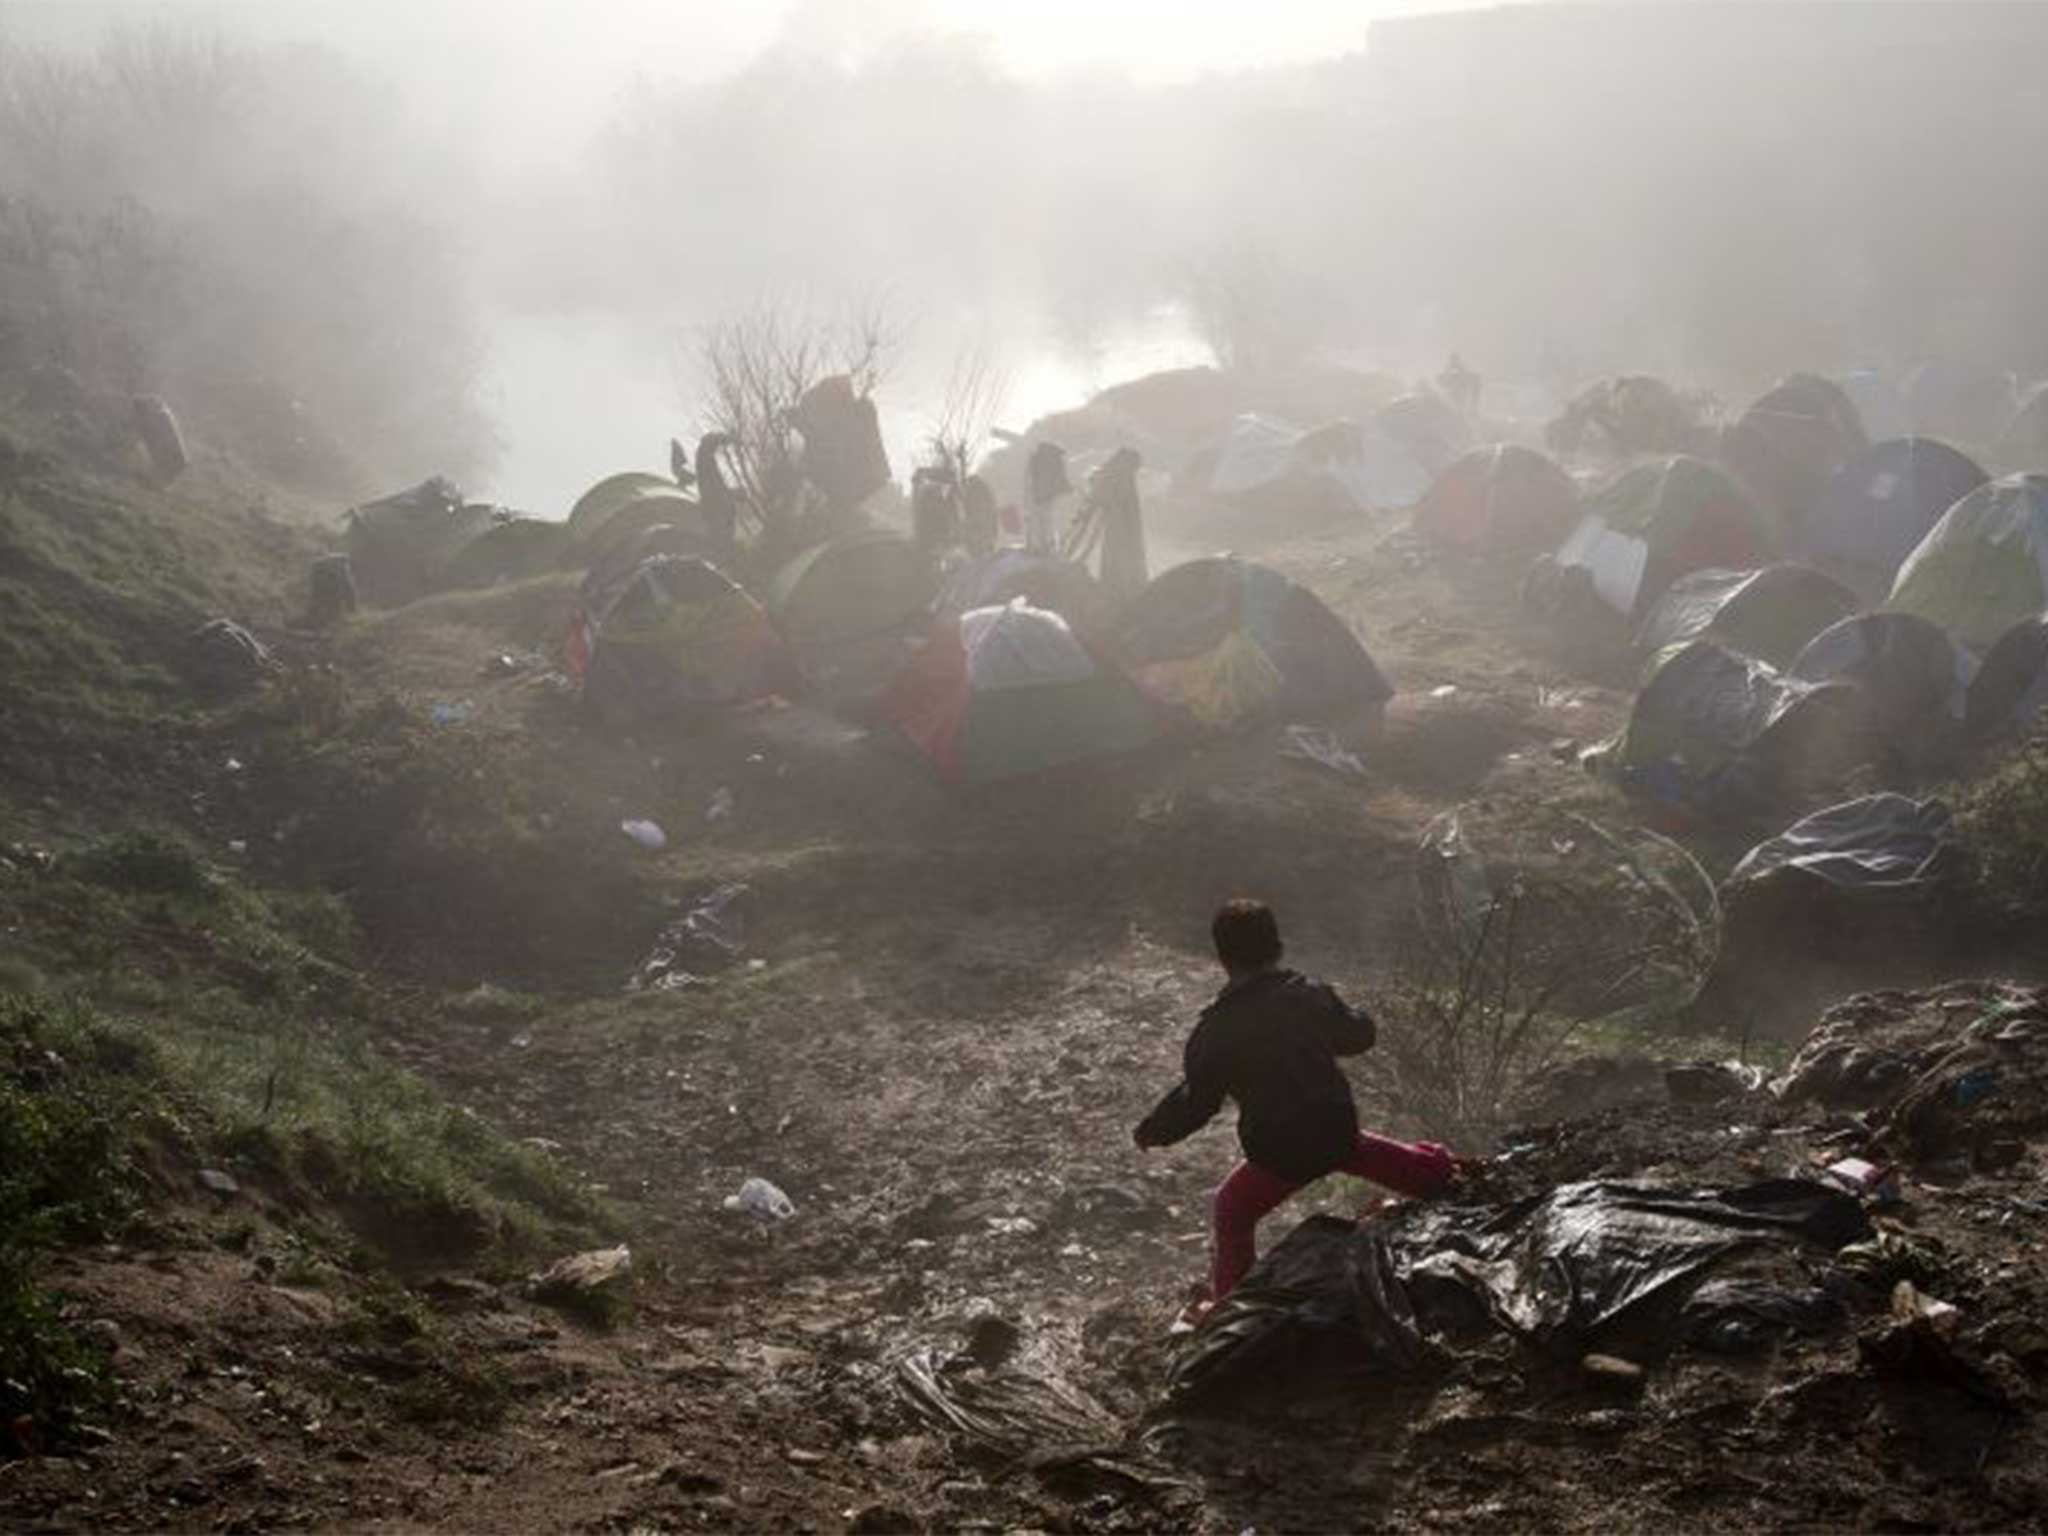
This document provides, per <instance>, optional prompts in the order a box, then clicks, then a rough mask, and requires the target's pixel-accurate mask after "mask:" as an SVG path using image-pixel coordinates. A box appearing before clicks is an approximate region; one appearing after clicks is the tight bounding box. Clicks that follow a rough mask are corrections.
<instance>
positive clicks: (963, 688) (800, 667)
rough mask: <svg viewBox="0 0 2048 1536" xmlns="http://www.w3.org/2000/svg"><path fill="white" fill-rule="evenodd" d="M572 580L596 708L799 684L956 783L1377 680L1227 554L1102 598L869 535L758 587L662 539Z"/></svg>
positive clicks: (733, 701) (628, 717) (708, 702)
mask: <svg viewBox="0 0 2048 1536" xmlns="http://www.w3.org/2000/svg"><path fill="white" fill-rule="evenodd" d="M643 537H644V536H643ZM583 597H584V607H583V608H582V609H581V610H580V611H579V613H578V614H577V616H576V618H575V620H574V621H573V622H572V627H571V634H570V640H569V645H568V648H567V649H568V652H569V655H570V658H571V665H572V669H573V670H576V671H579V672H580V673H581V675H582V679H583V683H584V689H585V698H586V700H587V702H588V703H589V705H590V706H591V708H592V709H593V710H594V711H595V712H597V713H598V714H599V715H600V716H602V717H606V718H609V719H613V720H621V721H634V722H645V721H658V720H668V721H678V720H684V721H687V720H689V719H692V718H695V717H699V716H701V715H703V714H704V713H706V712H712V711H717V710H722V709H727V708H730V707H733V706H739V705H745V704H747V703H749V702H751V701H755V700H759V699H763V698H766V697H768V696H770V695H776V694H780V695H785V696H794V695H798V694H802V695H806V696H809V697H813V698H817V699H819V700H821V701H823V702H825V703H827V704H829V705H832V706H834V707H837V708H839V709H841V710H843V711H846V712H848V713H850V714H853V715H855V716H857V717H860V718H864V719H868V720H871V721H874V722H877V723H880V724H883V725H886V726H887V727H889V728H891V729H892V730H893V731H894V732H896V733H897V734H898V735H899V736H900V737H901V738H902V739H903V740H905V741H906V742H908V743H909V744H910V745H911V746H913V747H914V748H916V749H917V751H918V752H920V753H921V754H922V755H923V757H924V758H925V759H926V760H927V761H928V762H929V763H930V765H931V766H932V767H933V768H934V769H935V770H936V771H937V772H938V773H939V774H940V775H941V776H942V777H944V778H946V779H949V780H954V781H967V782H979V781H988V780H998V779H1009V778H1016V777H1020V776H1023V775H1027V774H1031V773H1036V772H1039V771H1042V770H1045V769H1049V768H1054V767H1058V766H1061V765H1064V764H1068V763H1073V762H1078V761H1083V760H1087V759H1093V758H1103V757H1110V756H1115V755H1118V754H1121V753H1125V752H1129V751H1132V750H1135V749H1137V748H1139V747H1142V746H1144V745H1146V744H1148V743H1149V742H1152V741H1154V740H1155V739H1158V738H1159V737H1161V736H1162V735H1168V734H1173V733H1176V732H1201V731H1229V730H1232V729H1235V728H1237V727H1239V726H1242V725H1245V724H1247V723H1250V722H1253V721H1258V720H1270V719H1308V718H1321V717H1335V716H1345V715H1352V714H1370V713H1372V712H1376V711H1377V710H1378V709H1379V708H1380V707H1381V706H1382V705H1383V704H1384V703H1385V701H1386V699H1387V698H1388V697H1389V696H1390V694H1391V690H1390V689H1389V688H1388V686H1387V684H1386V682H1385V680H1384V678H1383V677H1382V676H1381V675H1380V672H1379V669H1378V668H1377V667H1376V666H1375V665H1374V663H1373V661H1372V659H1371V657H1370V656H1369V655H1368V654H1367V653H1366V651H1365V648H1364V647H1363V646H1362V645H1361V644H1360V643H1359V641H1358V639H1357V637H1356V636H1355V635H1354V634H1353V633H1352V632H1351V630H1350V629H1349V628H1348V627H1347V626H1346V625H1345V624H1344V623H1343V621H1342V620H1340V619H1339V618H1338V617H1337V616H1336V615H1335V614H1333V613H1332V612H1331V611H1330V610H1329V609H1328V608H1327V607H1325V606H1324V604H1323V603H1322V602H1321V600H1320V599H1318V598H1317V597H1315V596H1314V594H1312V593H1310V592H1309V591H1308V590H1307V589H1305V588H1303V587H1301V586H1298V585H1296V584H1295V583H1293V582H1290V581H1288V580H1287V579H1286V578H1285V577H1283V576H1281V575H1279V574H1278V573H1276V572H1274V571H1271V570H1269V569H1267V568H1265V567H1263V566H1259V565H1255V564H1252V563H1249V562H1246V561H1243V560H1238V559H1234V558H1228V557H1219V558H1212V559H1202V560H1194V561H1190V562H1187V563H1186V564H1183V565H1179V566H1176V567H1174V568H1172V569H1171V570H1168V571H1166V572H1164V573H1163V574H1162V575H1160V576H1159V577H1157V578H1156V579H1155V580H1153V581H1152V582H1151V583H1150V584H1149V585H1148V586H1147V587H1145V588H1144V589H1143V590H1142V591H1141V592H1139V593H1138V594H1137V595H1136V596H1135V597H1134V598H1133V599H1132V600H1131V601H1130V602H1129V603H1128V604H1126V605H1124V606H1123V607H1121V608H1120V609H1118V608H1116V607H1114V606H1113V605H1111V604H1110V603H1109V602H1108V600H1107V598H1106V595H1105V594H1104V592H1103V591H1102V589H1101V588H1100V586H1099V585H1098V584H1097V583H1096V582H1095V580H1094V579H1093V578H1092V577H1091V576H1090V575H1089V574H1088V572H1087V571H1086V570H1085V569H1083V568H1082V567H1080V566H1078V565H1075V564H1073V563H1071V562H1068V561H1064V560H1060V559H1057V558H1055V557H1052V556H1046V555H1036V554H1030V553H1027V552H1025V551H1023V550H1017V549H1002V550H997V551H996V552H994V553H993V554H990V555H986V556H983V557H980V558H978V559H975V560H970V561H968V562H966V563H965V564H963V565H960V566H958V567H956V568H954V569H952V570H951V571H949V572H946V573H944V575H943V577H941V575H940V574H939V573H937V572H935V571H934V569H933V567H932V566H931V565H930V563H929V562H928V561H927V560H926V559H925V558H924V557H923V556H922V555H921V554H920V552H919V551H918V550H917V549H916V548H915V546H914V545H913V544H911V542H910V541H908V540H906V539H903V538H900V537H898V536H895V535H893V534H887V533H869V534H863V535H859V536H856V537H851V538H846V539H841V540H836V541H833V542H831V543H827V544H822V545H818V546H815V547H813V548H811V549H809V550H806V551H804V552H803V553H802V554H800V555H799V556H797V557H796V558H795V559H794V560H792V561H790V562H789V563H788V564H786V565H785V566H783V567H782V568H781V570H779V571H778V572H777V573H776V574H775V575H774V576H773V578H772V579H770V580H769V581H768V582H766V583H765V584H764V586H763V589H762V590H761V593H760V595H759V596H758V597H757V596H756V595H755V594H754V593H752V592H750V591H748V590H747V589H746V588H744V587H742V586H741V585H740V584H739V583H738V582H736V581H734V580H733V579H732V578H731V577H730V576H729V575H727V574H726V573H725V572H724V571H722V570H720V569H719V568H718V567H717V566H716V565H714V564H712V563H711V562H710V561H708V560H706V559H704V558H703V557H702V555H701V554H693V553H688V552H684V551H681V550H676V549H655V550H652V551H649V552H646V553H644V554H642V555H641V556H640V557H639V558H638V559H636V560H634V561H633V562H632V563H631V564H630V565H627V566H625V567H624V568H623V569H616V568H613V569H609V570H608V569H607V568H603V567H594V568H593V570H592V572H591V574H590V577H589V578H588V579H586V582H585V587H584V592H583Z"/></svg>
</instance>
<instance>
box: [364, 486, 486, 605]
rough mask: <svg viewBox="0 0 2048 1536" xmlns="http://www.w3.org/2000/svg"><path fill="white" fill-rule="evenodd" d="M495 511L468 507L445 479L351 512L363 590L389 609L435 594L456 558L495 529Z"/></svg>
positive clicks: (473, 504)
mask: <svg viewBox="0 0 2048 1536" xmlns="http://www.w3.org/2000/svg"><path fill="white" fill-rule="evenodd" d="M492 511H493V509H492V508H491V507H489V506H487V505H485V504H483V503H480V502H469V503H465V502H464V501H463V499H462V492H461V491H460V490H459V489H458V488H457V487H456V485H455V483H454V482H453V481H452V480H449V479H447V478H446V477H445V476H442V475H436V476H434V478H433V479H431V480H422V481H421V482H420V483H419V484H418V485H416V486H414V487H412V489H410V490H406V491H400V492H398V493H397V494H396V495H392V496H385V497H383V498H381V499H379V500H377V501H366V502H364V503H363V504H362V505H361V506H359V507H352V508H350V509H349V512H348V515H347V519H346V521H347V533H346V543H347V548H348V557H349V562H350V564H351V565H352V566H353V567H354V569H355V577H356V585H357V587H358V588H359V589H360V590H361V592H362V594H363V596H364V597H365V598H367V599H368V600H369V601H371V602H373V603H382V604H387V605H395V604H398V603H404V602H410V601H411V600H412V599H413V598H416V597H419V596H421V595H423V594H424V593H427V592H430V591H432V590H433V589H434V584H435V582H436V581H437V580H438V579H439V577H440V574H441V571H442V569H443V568H444V567H445V566H446V565H447V564H448V561H449V559H450V557H451V556H453V555H454V554H455V552H456V551H457V550H459V549H461V548H462V546H463V545H465V544H467V543H469V541H470V540H472V539H474V538H475V537H476V536H477V535H478V534H480V533H482V532H484V531H485V530H486V529H487V528H489V527H490V526H491V513H492Z"/></svg>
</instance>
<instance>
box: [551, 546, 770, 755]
mask: <svg viewBox="0 0 2048 1536" xmlns="http://www.w3.org/2000/svg"><path fill="white" fill-rule="evenodd" d="M585 643H586V647H587V654H588V660H587V662H586V664H585V670H584V697H585V699H586V700H587V701H588V702H589V704H590V705H591V707H592V708H593V709H595V710H597V711H598V712H599V713H600V714H603V715H607V716H611V717H616V718H626V717H637V718H642V719H649V718H661V717H664V716H669V715H675V714H678V713H683V712H687V711H690V710H694V709H703V708H710V707H715V706H719V705H728V704H738V703H743V702H745V701H747V700H749V699H755V698H761V697H763V696H765V695H767V694H770V693H776V692H781V691H784V690H793V688H794V686H795V669H794V667H793V665H792V664H791V662H790V659H789V656H788V653H787V652H786V651H785V650H784V648H783V646H782V642H781V640H780V639H779V638H778V637H777V635H776V633H775V628H774V626H773V625H771V624H770V623H769V622H768V615H767V614H765V613H763V612H762V611H761V605H760V604H759V603H757V602H755V601H754V600H753V598H751V597H749V596H748V595H747V594H746V592H744V591H743V590H742V589H741V588H740V587H739V586H738V585H737V584H736V583H734V582H733V581H732V580H731V579H730V578H729V577H727V576H726V575H725V573H724V572H722V571H720V570H719V569H718V568H717V567H716V566H713V565H710V564H708V563H706V562H705V561H702V560H696V559H690V558H686V557H682V556H675V555H657V556H654V557H651V558H649V559H647V560H644V561H642V562H641V564H640V565H639V566H638V567H637V568H636V569H635V570H634V572H633V574H632V576H631V578H630V579H629V580H628V581H626V582H625V583H623V584H622V586H621V587H620V589H619V591H618V592H617V594H616V595H615V596H613V598H612V599H611V601H610V603H609V604H608V605H607V606H606V608H605V609H604V611H603V612H601V613H598V614H594V615H592V616H591V619H590V620H589V633H588V637H587V640H586V642H585Z"/></svg>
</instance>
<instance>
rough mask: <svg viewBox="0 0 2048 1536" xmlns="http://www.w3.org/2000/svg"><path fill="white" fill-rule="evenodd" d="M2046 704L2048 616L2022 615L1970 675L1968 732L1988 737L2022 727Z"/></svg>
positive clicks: (1976, 737)
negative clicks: (1975, 672)
mask: <svg viewBox="0 0 2048 1536" xmlns="http://www.w3.org/2000/svg"><path fill="white" fill-rule="evenodd" d="M2043 709H2048V618H2032V619H2022V620H2020V622H2019V623H2017V624H2015V625H2013V627H2012V628H2011V629H2008V630H2007V631H2006V632H2005V633H2004V634H2002V635H2000V636H1999V637H1998V639H1997V640H1996V641H1995V642H1993V644H1992V646H1991V649H1990V650H1988V651H1986V652H1985V653H1984V664H1983V665H1982V666H1980V667H1979V668H1978V669H1977V675H1976V676H1975V677H1973V678H1971V679H1970V693H1969V699H1968V701H1967V704H1966V706H1965V712H1964V720H1965V723H1966V725H1967V728H1968V731H1969V734H1970V737H1971V739H1972V740H1975V741H1988V740H1991V739H1992V738H1994V737H1997V736H2001V735H2003V734H2005V733H2006V732H2007V731H2025V730H2027V729H2028V728H2029V727H2030V726H2032V725H2033V723H2034V721H2035V720H2036V719H2038V718H2039V717H2040V714H2041V711H2042V710H2043Z"/></svg>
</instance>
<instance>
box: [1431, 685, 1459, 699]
mask: <svg viewBox="0 0 2048 1536" xmlns="http://www.w3.org/2000/svg"><path fill="white" fill-rule="evenodd" d="M1457 691H1458V685H1457V684H1456V683H1439V684H1437V685H1436V687H1434V688H1432V689H1430V690H1429V696H1430V697H1431V698H1432V699H1448V698H1450V697H1451V696H1452V695H1454V694H1455V693H1457Z"/></svg>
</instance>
